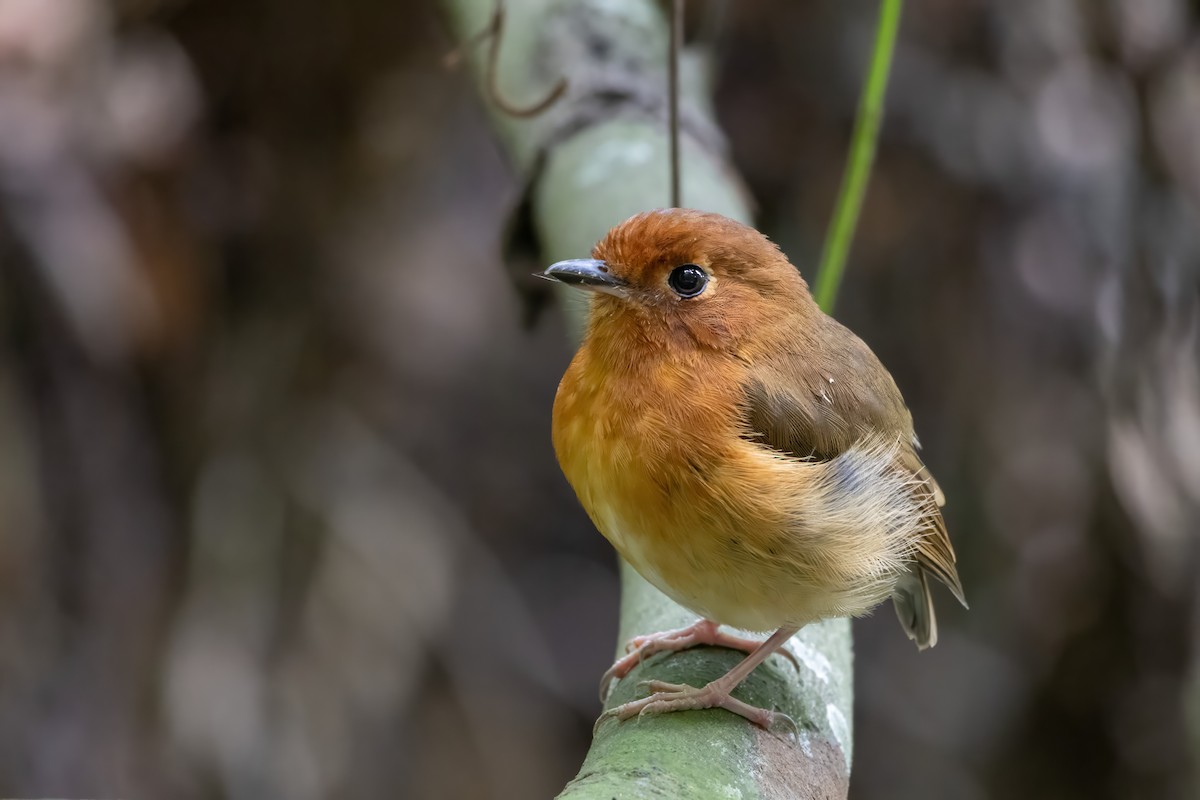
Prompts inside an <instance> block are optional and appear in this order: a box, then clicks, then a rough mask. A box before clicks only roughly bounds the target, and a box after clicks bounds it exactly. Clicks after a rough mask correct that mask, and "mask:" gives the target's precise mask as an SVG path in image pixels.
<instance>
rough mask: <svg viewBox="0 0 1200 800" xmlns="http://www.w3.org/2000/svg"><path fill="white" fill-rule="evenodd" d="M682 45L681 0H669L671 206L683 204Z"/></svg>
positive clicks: (668, 79)
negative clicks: (680, 150)
mask: <svg viewBox="0 0 1200 800" xmlns="http://www.w3.org/2000/svg"><path fill="white" fill-rule="evenodd" d="M682 46H683V0H672V2H671V48H670V53H669V55H668V62H667V82H668V103H667V106H668V111H667V113H668V115H669V124H670V126H671V134H670V139H671V206H672V207H673V208H681V207H682V206H683V189H682V180H681V177H680V169H679V52H680V50H681V48H682Z"/></svg>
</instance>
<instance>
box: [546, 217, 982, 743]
mask: <svg viewBox="0 0 1200 800" xmlns="http://www.w3.org/2000/svg"><path fill="white" fill-rule="evenodd" d="M540 275H541V276H542V277H544V278H546V279H549V280H553V281H557V282H559V283H562V284H565V285H567V286H570V287H574V288H577V289H580V290H584V291H585V292H587V293H588V294H589V295H590V299H589V310H588V315H587V324H586V330H585V333H584V336H583V339H582V343H581V345H580V347H579V349H578V351H577V352H576V353H575V356H574V358H573V359H572V360H571V362H570V365H569V366H568V367H567V369H566V372H565V373H564V375H563V378H562V380H561V382H560V384H559V387H558V391H557V393H556V395H555V399H554V408H553V415H552V425H551V428H552V440H553V444H554V450H555V454H556V457H557V459H558V462H559V465H560V467H561V469H562V472H563V474H564V475H565V477H566V479H567V481H568V482H569V483H570V484H571V486H572V488H573V489H574V491H575V493H576V495H577V497H578V499H579V501H580V503H581V504H582V506H583V508H584V510H585V511H586V512H587V514H588V516H589V517H590V519H591V521H592V522H593V523H594V524H595V526H596V528H597V529H598V530H599V531H600V533H602V534H603V535H604V537H605V538H607V539H608V541H609V542H610V543H611V544H612V545H613V547H614V548H615V549H616V551H617V552H618V553H619V554H620V556H621V557H622V558H623V559H624V560H625V561H627V562H628V563H629V564H631V565H632V566H633V568H634V569H635V570H636V571H637V572H638V573H639V574H640V575H641V576H642V577H643V578H645V579H646V580H647V581H648V582H649V583H651V584H652V585H653V586H655V587H656V588H657V589H658V590H659V591H661V592H662V593H663V594H665V595H666V596H667V597H669V598H671V599H672V600H674V601H675V602H676V603H678V604H679V605H681V606H683V607H684V608H686V609H688V610H690V611H692V612H693V613H695V614H696V615H698V617H699V619H698V620H697V622H696V623H694V624H692V625H689V626H686V627H683V628H679V629H676V630H670V631H661V632H656V633H650V634H646V635H642V636H637V637H635V638H634V639H632V640H631V641H630V642H629V643H628V645H627V647H626V655H625V656H623V657H622V658H620V659H618V660H617V661H616V662H615V663H614V664H613V666H612V667H611V668H610V669H609V670H608V671H607V672H606V673H605V675H604V678H603V681H602V687H601V694H602V699H603V697H604V694H605V692H606V687H608V686H609V685H610V684H611V682H612V681H614V680H619V679H620V678H623V677H625V675H627V674H628V673H629V671H630V670H631V669H632V668H633V667H635V666H636V665H637V664H638V663H640V662H641V661H642V660H644V659H645V658H647V657H649V656H651V655H654V654H656V653H663V652H673V651H679V650H683V649H687V648H690V647H695V646H699V645H715V646H722V647H728V648H731V649H734V650H740V651H743V652H745V653H747V655H746V657H745V658H744V659H743V660H742V661H741V662H740V663H738V664H737V665H736V666H734V667H733V669H731V670H730V671H729V672H728V673H727V674H725V675H723V676H721V677H719V678H717V679H716V680H713V681H711V682H710V683H708V684H706V685H705V686H703V687H693V686H687V685H682V684H672V683H666V682H662V681H650V682H648V684H647V688H648V689H649V692H650V693H649V694H648V696H646V697H643V698H640V699H637V700H633V701H630V702H628V703H625V704H622V705H620V706H617V707H615V708H612V709H610V710H609V711H607V712H605V713H604V714H603V715H602V716H601V718H600V720H598V722H597V725H599V724H600V722H602V721H604V720H605V719H607V718H610V717H615V718H616V719H618V720H627V719H630V718H632V717H635V716H644V715H647V714H657V713H665V712H673V711H684V710H689V709H704V708H724V709H726V710H728V711H731V712H733V713H735V714H738V715H740V716H742V717H745V718H746V719H748V720H750V721H751V722H753V723H755V724H757V725H759V726H761V727H764V728H767V729H771V728H772V727H773V726H777V725H779V724H791V725H792V726H794V723H793V722H791V720H790V719H787V718H786V716H785V715H783V714H782V713H781V712H777V711H772V710H769V709H762V708H757V707H754V706H751V705H749V704H747V703H745V702H742V701H741V700H738V699H737V698H734V697H733V696H732V694H731V692H732V691H733V689H734V688H736V686H737V685H738V684H739V683H741V682H742V680H744V679H745V678H746V676H748V675H749V674H750V673H751V672H752V671H753V670H754V669H755V668H756V667H757V666H758V665H759V664H761V663H762V662H763V661H765V660H766V659H767V658H768V657H769V656H770V655H771V654H772V653H775V652H776V651H778V650H779V649H780V648H781V647H782V646H783V645H784V644H785V643H786V642H787V640H788V639H790V638H791V637H792V636H793V635H794V634H795V633H796V632H797V631H799V630H800V629H801V628H802V627H804V626H805V625H807V624H809V623H812V622H816V621H818V620H822V619H826V618H831V617H846V616H851V617H852V616H861V615H863V614H866V613H868V612H869V611H871V610H872V609H873V608H874V607H875V606H876V605H878V604H880V603H882V602H883V601H885V600H887V599H889V598H890V599H891V600H892V602H893V604H894V606H895V609H896V613H897V616H898V618H899V620H900V623H901V626H902V627H903V629H904V632H905V633H906V634H907V635H908V637H909V638H910V639H911V640H913V641H914V642H915V643H916V645H917V647H918V648H919V649H921V650H924V649H926V648H929V647H932V646H934V644H936V642H937V623H936V617H935V615H934V607H933V600H932V596H931V585H930V584H931V581H932V580H936V581H939V582H941V583H942V584H945V586H947V587H948V588H949V590H950V591H951V593H952V594H953V595H954V597H956V598H957V599H958V600H959V602H961V603H962V604H963V605H964V606H966V600H965V597H964V593H963V587H962V583H961V581H960V579H959V576H958V571H957V566H956V557H955V553H954V549H953V547H952V546H951V543H950V539H949V536H948V533H947V530H946V524H945V522H944V519H943V517H942V513H941V507H942V506H943V504H944V502H945V498H944V496H943V493H942V490H941V489H940V488H939V486H938V484H937V482H936V481H935V480H934V478H933V476H932V475H931V474H930V472H929V470H928V469H927V468H926V467H925V465H924V463H923V462H922V461H921V458H920V457H919V456H918V449H919V447H920V444H919V442H918V439H917V436H916V434H915V432H914V428H913V420H912V415H911V413H910V412H909V410H908V407H907V406H906V405H905V402H904V399H903V397H902V396H901V393H900V390H899V389H898V387H897V385H896V382H895V380H894V379H893V378H892V376H891V374H890V373H889V372H888V371H887V369H886V368H885V367H884V366H883V365H882V364H881V363H880V361H879V359H878V358H877V357H876V356H875V354H874V353H873V352H872V351H871V349H870V348H869V347H868V346H867V345H866V344H865V343H864V342H863V341H862V340H861V339H860V338H858V337H857V336H856V335H855V334H854V333H852V332H851V331H850V330H849V329H847V328H846V327H845V326H843V325H842V324H840V323H839V322H837V321H836V320H834V319H833V318H832V317H830V316H828V315H826V314H825V313H824V312H823V311H822V310H821V309H820V308H819V307H818V305H817V303H816V302H815V300H814V299H813V297H812V295H811V293H810V292H809V289H808V284H807V283H806V282H805V280H804V278H803V277H802V276H801V274H800V272H799V271H798V270H797V269H796V268H795V267H794V266H793V265H792V263H791V262H790V261H789V260H788V258H787V256H785V255H784V254H783V252H782V251H781V250H780V249H779V247H778V246H776V245H775V244H774V243H772V242H771V241H770V240H769V239H768V238H767V237H766V236H764V235H763V234H762V233H760V232H759V231H757V230H756V229H754V228H753V227H750V226H748V225H745V224H743V223H741V222H738V221H735V220H733V219H729V218H727V217H724V216H721V215H719V214H715V213H709V212H704V211H697V210H692V209H679V208H671V209H656V210H653V211H647V212H643V213H640V214H636V215H634V216H633V217H630V218H629V219H627V220H625V221H624V222H621V223H620V224H618V225H616V226H615V227H614V228H612V229H611V230H610V231H609V232H608V233H607V234H606V235H605V236H604V237H603V238H602V239H601V240H600V241H599V242H598V243H597V244H596V245H595V247H594V249H593V250H592V253H591V258H580V259H571V260H566V261H559V262H557V263H554V264H552V265H550V266H549V267H548V268H546V269H545V271H544V272H543V273H540ZM721 626H725V627H727V628H735V629H742V630H745V631H752V632H767V631H770V632H772V633H771V635H770V636H769V637H768V638H767V639H766V640H765V641H760V640H758V639H754V638H751V637H744V636H740V635H737V634H734V633H730V632H727V631H725V630H723V629H722V627H721ZM781 655H788V651H787V649H786V648H784V650H783V652H782V653H781Z"/></svg>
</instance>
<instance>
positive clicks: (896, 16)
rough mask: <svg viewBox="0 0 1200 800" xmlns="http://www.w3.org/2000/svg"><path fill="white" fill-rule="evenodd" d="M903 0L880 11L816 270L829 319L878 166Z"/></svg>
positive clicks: (886, 0)
mask: <svg viewBox="0 0 1200 800" xmlns="http://www.w3.org/2000/svg"><path fill="white" fill-rule="evenodd" d="M902 5H903V2H902V0H882V4H881V5H880V8H879V24H878V26H877V28H876V31H875V49H874V52H873V53H872V54H871V68H870V72H869V73H868V74H867V83H866V85H865V86H864V87H863V92H862V98H861V99H860V100H859V105H858V116H857V118H856V119H855V121H854V136H853V139H852V140H851V143H850V158H849V159H848V160H847V163H846V172H845V173H844V174H843V175H842V187H841V189H840V190H839V191H838V199H837V206H836V209H835V211H834V214H833V219H832V220H831V221H830V223H829V230H828V231H827V232H826V234H825V247H824V249H823V250H822V251H821V266H820V268H819V269H818V270H817V280H816V288H815V289H814V291H813V296H814V297H816V300H817V304H818V305H820V306H821V308H822V309H823V310H824V311H825V313H827V314H829V313H832V312H833V305H834V303H835V302H837V293H838V287H839V286H840V285H841V283H842V273H843V272H844V271H845V267H846V256H847V255H848V254H849V252H850V243H851V242H852V241H854V229H855V228H856V227H857V226H858V215H859V212H860V211H861V210H862V201H863V195H865V194H866V191H867V181H868V180H869V179H870V177H871V164H872V163H873V162H874V161H875V148H876V145H877V144H878V143H879V126H880V123H881V122H882V120H883V98H884V95H885V94H886V93H887V84H888V75H889V73H890V72H891V69H892V51H893V50H894V49H895V44H896V32H897V30H898V29H899V28H900V10H901V6H902Z"/></svg>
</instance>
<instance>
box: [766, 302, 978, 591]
mask: <svg viewBox="0 0 1200 800" xmlns="http://www.w3.org/2000/svg"><path fill="white" fill-rule="evenodd" d="M825 321H826V323H827V324H828V326H829V327H828V328H827V329H826V330H824V331H823V334H824V335H823V336H822V337H820V338H819V339H814V341H821V342H822V343H824V344H825V346H824V347H813V348H811V349H807V348H806V352H807V353H809V354H810V355H808V356H806V357H801V356H799V355H798V354H796V353H794V352H773V353H770V354H768V355H767V356H766V357H765V358H757V359H755V360H754V362H753V363H752V364H751V366H750V371H751V375H752V377H751V380H750V381H749V383H748V384H747V386H746V402H747V412H748V416H747V422H748V424H749V427H750V430H751V431H753V432H754V434H755V436H756V437H757V439H758V440H759V441H762V442H763V443H764V444H766V445H768V446H769V447H772V448H774V449H776V450H779V451H781V452H784V453H788V454H790V455H794V456H797V457H799V458H817V459H822V460H827V459H831V458H834V457H836V456H837V455H838V454H839V453H841V452H843V451H844V450H846V449H848V448H850V447H852V446H853V445H854V444H855V443H856V442H858V441H860V440H861V439H862V438H863V437H864V436H868V435H871V434H877V433H883V434H886V435H895V436H896V437H897V439H898V440H899V441H900V443H901V445H900V451H899V453H898V455H897V458H896V467H897V469H901V470H904V471H905V472H907V473H908V474H910V475H912V476H913V477H914V478H916V479H917V481H914V484H913V491H914V493H915V495H916V497H917V499H918V501H919V502H920V503H921V505H922V506H923V507H924V509H925V521H926V523H927V526H928V528H927V533H926V535H925V536H922V537H921V540H920V542H918V544H917V562H918V563H919V564H920V565H921V567H923V568H924V569H925V570H927V571H928V572H929V573H930V574H932V575H933V576H934V577H935V578H937V579H938V580H940V581H941V582H942V583H944V584H946V586H947V587H949V588H950V591H951V592H953V593H954V596H955V597H956V598H958V600H959V602H961V603H962V604H963V605H964V606H965V605H966V600H965V599H964V598H963V589H962V583H961V582H960V580H959V578H958V571H957V569H956V568H955V566H954V565H955V555H954V548H953V547H952V546H951V544H950V537H949V535H948V533H947V531H946V522H945V520H944V519H943V518H942V512H941V510H940V507H941V506H942V505H943V503H944V502H945V498H944V496H943V495H942V490H941V488H939V487H938V485H937V482H936V481H934V479H933V476H932V475H930V474H929V470H928V469H927V468H926V467H925V465H924V464H923V463H922V462H921V459H920V457H919V456H918V455H917V448H918V447H919V445H918V443H917V439H916V436H915V434H914V433H913V425H912V415H911V414H910V413H909V411H908V408H907V406H905V404H904V398H903V397H901V395H900V390H899V389H898V388H897V386H896V382H895V381H894V380H892V376H891V375H890V374H889V373H888V371H887V370H886V369H884V367H883V365H882V364H881V363H880V362H879V359H878V358H876V357H875V354H874V353H872V352H871V350H870V348H868V347H867V346H866V344H864V343H863V342H862V340H861V339H859V338H858V337H857V336H855V335H854V334H853V333H851V332H850V331H849V330H847V329H846V328H845V327H843V326H842V325H840V324H839V323H837V322H836V321H834V320H832V319H829V318H826V320H825ZM831 353H836V354H838V355H837V357H836V358H834V357H830V355H829V354H831Z"/></svg>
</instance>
